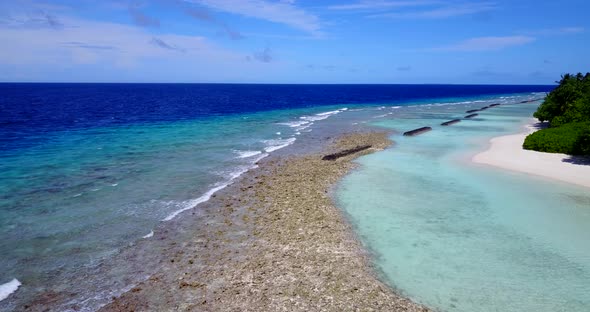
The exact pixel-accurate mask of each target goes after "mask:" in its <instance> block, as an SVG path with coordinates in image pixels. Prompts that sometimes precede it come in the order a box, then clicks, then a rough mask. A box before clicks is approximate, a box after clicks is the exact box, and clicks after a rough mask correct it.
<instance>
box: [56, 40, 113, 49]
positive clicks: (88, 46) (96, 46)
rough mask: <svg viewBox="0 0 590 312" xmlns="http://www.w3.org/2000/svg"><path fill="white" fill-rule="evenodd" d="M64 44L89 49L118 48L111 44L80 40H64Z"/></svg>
mask: <svg viewBox="0 0 590 312" xmlns="http://www.w3.org/2000/svg"><path fill="white" fill-rule="evenodd" d="M61 44H62V45H63V46H66V47H71V48H80V49H89V50H116V49H117V48H116V47H114V46H110V45H99V44H88V43H84V42H78V41H70V42H62V43H61Z"/></svg>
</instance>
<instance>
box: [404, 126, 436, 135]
mask: <svg viewBox="0 0 590 312" xmlns="http://www.w3.org/2000/svg"><path fill="white" fill-rule="evenodd" d="M430 130H432V128H430V127H422V128H418V129H414V130H411V131H407V132H404V135H405V136H414V135H418V134H422V133H424V132H428V131H430Z"/></svg>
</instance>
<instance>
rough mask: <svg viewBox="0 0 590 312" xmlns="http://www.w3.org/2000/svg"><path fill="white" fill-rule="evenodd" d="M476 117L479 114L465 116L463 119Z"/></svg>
mask: <svg viewBox="0 0 590 312" xmlns="http://www.w3.org/2000/svg"><path fill="white" fill-rule="evenodd" d="M478 115H479V114H471V115H467V116H465V118H473V117H475V116H478Z"/></svg>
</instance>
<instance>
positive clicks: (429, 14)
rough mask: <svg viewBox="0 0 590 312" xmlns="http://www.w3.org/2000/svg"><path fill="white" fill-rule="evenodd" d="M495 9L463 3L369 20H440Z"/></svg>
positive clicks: (381, 14) (490, 6) (377, 16)
mask: <svg viewBox="0 0 590 312" xmlns="http://www.w3.org/2000/svg"><path fill="white" fill-rule="evenodd" d="M496 8H497V6H496V4H494V3H491V2H481V3H464V4H445V5H442V6H437V7H435V8H429V9H427V10H416V11H404V12H386V13H379V14H372V15H369V16H367V17H370V18H393V19H440V18H449V17H455V16H462V15H471V14H476V13H482V12H487V11H492V10H495V9H496Z"/></svg>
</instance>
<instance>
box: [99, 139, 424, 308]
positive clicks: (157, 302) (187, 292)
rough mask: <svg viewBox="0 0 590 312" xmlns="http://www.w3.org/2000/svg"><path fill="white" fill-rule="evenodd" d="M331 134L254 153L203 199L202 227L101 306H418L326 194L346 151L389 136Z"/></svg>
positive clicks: (346, 162)
mask: <svg viewBox="0 0 590 312" xmlns="http://www.w3.org/2000/svg"><path fill="white" fill-rule="evenodd" d="M331 141H332V143H331V144H330V145H329V146H327V147H326V148H325V149H324V150H323V152H322V153H320V154H313V155H308V156H278V157H272V158H269V159H267V160H264V161H262V162H261V163H260V167H259V168H257V169H255V170H252V171H250V172H248V173H246V174H245V175H244V176H243V177H242V178H241V179H240V180H239V181H238V183H236V184H234V185H231V186H229V187H228V188H227V189H225V190H223V191H222V192H221V193H220V194H219V195H218V196H215V197H213V198H212V199H211V201H210V202H209V204H210V205H211V206H212V207H215V209H212V210H211V218H212V219H211V221H209V222H208V224H207V226H206V227H204V228H201V229H194V231H195V234H194V235H193V237H194V239H193V240H192V241H191V242H187V243H185V244H183V246H181V248H180V249H179V250H177V251H176V252H173V253H172V252H171V253H170V255H169V258H170V259H169V260H168V262H167V264H166V266H165V267H164V268H163V269H162V270H160V271H159V272H157V273H156V274H154V275H152V276H151V277H150V278H149V279H147V280H146V281H145V282H143V283H140V284H139V285H137V286H136V287H134V288H133V289H131V290H130V291H129V292H127V293H125V294H123V295H122V296H120V297H119V298H116V299H115V300H113V301H112V302H111V303H110V304H109V305H107V306H105V307H103V309H102V311H131V310H142V311H148V310H151V311H162V310H183V311H184V310H198V311H319V310H321V311H355V310H378V311H428V310H427V309H426V308H425V307H423V306H421V305H418V304H416V303H414V302H412V301H410V300H408V299H406V298H403V297H401V296H399V295H397V294H396V293H395V292H394V291H392V290H391V289H390V288H389V287H388V286H386V285H385V284H384V283H382V282H381V281H379V279H378V278H377V277H376V275H375V273H374V270H373V268H372V267H371V264H370V263H371V262H370V260H369V258H368V254H367V252H366V251H365V250H364V249H363V247H362V245H361V244H360V243H359V241H358V240H357V239H356V237H355V235H354V234H353V232H352V230H351V228H350V225H349V224H348V222H347V221H346V219H345V217H344V216H343V214H342V212H341V211H340V210H339V209H338V208H337V207H335V206H334V204H333V202H332V200H331V198H330V196H329V190H330V188H331V186H332V185H333V184H334V183H335V182H336V181H338V179H340V178H341V177H342V176H343V175H345V174H346V173H347V172H348V171H349V170H350V169H352V168H353V167H354V164H353V163H352V162H351V161H352V160H353V159H355V158H357V157H358V156H360V155H363V154H367V153H371V152H373V151H376V150H380V149H383V148H385V147H387V146H388V145H389V144H391V142H390V141H389V139H388V136H387V134H386V133H356V134H351V135H345V136H343V137H340V138H339V139H336V140H331ZM367 145H370V146H371V147H370V148H367V149H363V150H359V151H358V152H356V153H352V154H350V155H348V154H347V155H343V156H342V157H339V158H337V159H336V160H322V156H324V155H326V154H331V153H337V152H339V151H343V150H352V149H355V148H358V147H359V146H367ZM154 238H155V239H159V237H158V233H156V235H155V236H154Z"/></svg>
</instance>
